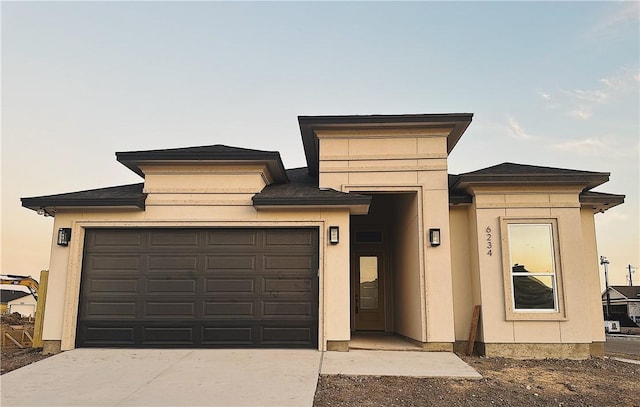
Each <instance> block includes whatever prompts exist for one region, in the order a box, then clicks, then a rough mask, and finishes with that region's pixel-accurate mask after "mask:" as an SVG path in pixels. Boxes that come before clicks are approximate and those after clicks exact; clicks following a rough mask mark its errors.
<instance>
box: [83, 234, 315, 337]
mask: <svg viewBox="0 0 640 407" xmlns="http://www.w3.org/2000/svg"><path fill="white" fill-rule="evenodd" d="M317 270H318V232H317V229H275V228H274V229H92V230H91V229H90V230H87V233H86V238H85V253H84V261H83V269H82V281H81V287H80V309H79V314H78V332H77V336H76V337H77V343H76V345H77V346H79V347H82V346H102V347H103V346H121V347H313V348H315V347H317V343H318V277H317Z"/></svg>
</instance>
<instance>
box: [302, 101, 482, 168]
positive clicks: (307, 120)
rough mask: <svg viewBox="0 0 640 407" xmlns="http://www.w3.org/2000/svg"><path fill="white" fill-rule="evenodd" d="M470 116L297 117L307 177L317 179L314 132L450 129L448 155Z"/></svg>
mask: <svg viewBox="0 0 640 407" xmlns="http://www.w3.org/2000/svg"><path fill="white" fill-rule="evenodd" d="M472 119H473V113H442V114H401V115H351V116H298V124H299V126H300V134H301V136H302V143H303V145H304V152H305V156H306V158H307V166H308V168H309V173H310V174H311V175H317V174H318V170H319V161H318V157H319V155H318V138H317V137H316V135H315V131H316V130H321V129H323V130H326V129H345V128H358V129H363V128H385V127H386V128H393V127H403V128H410V127H414V128H415V127H422V128H424V127H431V128H433V127H451V131H450V133H449V136H448V137H447V152H448V153H450V152H451V150H453V147H455V145H456V144H457V143H458V140H460V137H462V134H463V133H464V132H465V130H466V129H467V127H469V124H471V120H472Z"/></svg>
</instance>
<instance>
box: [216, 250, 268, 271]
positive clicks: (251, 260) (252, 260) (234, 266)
mask: <svg viewBox="0 0 640 407" xmlns="http://www.w3.org/2000/svg"><path fill="white" fill-rule="evenodd" d="M256 264H257V262H256V256H252V255H247V254H243V255H238V256H223V255H218V256H207V267H206V271H207V272H208V273H224V272H229V271H234V272H239V271H243V270H244V271H248V272H252V273H253V272H254V270H255V269H256Z"/></svg>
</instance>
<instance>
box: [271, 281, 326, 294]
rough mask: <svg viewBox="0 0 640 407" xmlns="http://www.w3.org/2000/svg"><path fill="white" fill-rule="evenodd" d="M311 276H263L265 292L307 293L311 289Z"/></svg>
mask: <svg viewBox="0 0 640 407" xmlns="http://www.w3.org/2000/svg"><path fill="white" fill-rule="evenodd" d="M313 286H314V284H313V282H312V279H311V278H265V279H264V291H265V293H280V294H287V295H305V296H307V295H309V294H310V293H311V292H312V290H313Z"/></svg>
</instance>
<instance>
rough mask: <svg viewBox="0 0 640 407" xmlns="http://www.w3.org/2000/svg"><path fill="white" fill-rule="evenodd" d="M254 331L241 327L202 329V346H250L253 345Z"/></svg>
mask: <svg viewBox="0 0 640 407" xmlns="http://www.w3.org/2000/svg"><path fill="white" fill-rule="evenodd" d="M254 336H255V335H254V329H253V327H250V326H242V327H228V326H226V327H214V326H209V327H203V330H202V344H203V345H214V346H229V347H234V346H251V345H253V343H254Z"/></svg>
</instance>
